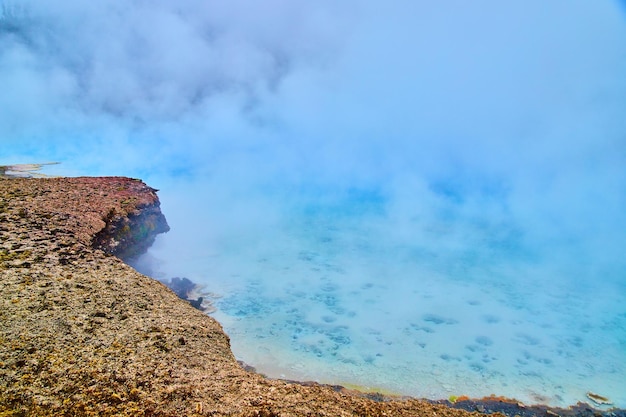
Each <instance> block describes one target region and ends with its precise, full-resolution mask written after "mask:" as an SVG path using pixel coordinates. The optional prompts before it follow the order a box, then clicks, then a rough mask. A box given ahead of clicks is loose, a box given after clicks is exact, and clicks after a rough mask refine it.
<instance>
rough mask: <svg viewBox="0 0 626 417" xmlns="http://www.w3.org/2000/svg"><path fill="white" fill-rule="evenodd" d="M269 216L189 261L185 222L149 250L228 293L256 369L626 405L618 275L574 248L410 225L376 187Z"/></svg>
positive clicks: (240, 349)
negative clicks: (182, 247) (181, 249)
mask: <svg viewBox="0 0 626 417" xmlns="http://www.w3.org/2000/svg"><path fill="white" fill-rule="evenodd" d="M165 213H166V214H167V210H165ZM233 213H236V210H235V211H234V212H233ZM212 215H215V216H217V217H219V216H218V213H212ZM220 215H221V216H225V217H223V219H224V218H226V217H228V216H227V215H226V213H221V214H220ZM270 217H271V220H269V221H267V222H264V221H260V220H258V219H257V220H258V221H256V222H255V226H250V227H249V228H245V227H243V228H242V227H237V228H235V227H234V226H233V224H236V222H233V223H229V222H225V223H226V224H227V226H222V227H217V226H216V225H215V226H216V227H215V229H214V233H213V234H212V235H211V236H210V237H207V241H205V242H204V243H205V246H204V248H198V251H197V252H195V253H187V254H181V256H180V257H179V258H178V260H176V261H174V260H172V259H171V256H169V257H168V256H167V251H168V250H174V246H170V245H174V243H173V242H175V240H176V235H175V229H174V230H173V231H172V232H171V233H174V235H173V236H168V235H164V236H162V237H159V238H158V241H157V243H156V244H155V246H154V247H153V248H152V249H151V250H150V252H149V254H148V257H150V258H152V259H169V260H168V261H167V262H165V261H163V262H162V263H161V264H160V265H159V268H158V270H159V271H160V274H162V275H163V276H166V275H169V276H175V275H178V276H181V275H184V276H187V277H189V278H191V279H192V280H194V281H196V282H199V283H201V284H203V285H205V286H206V289H207V290H208V291H211V292H215V293H218V294H219V295H220V296H221V298H217V299H215V301H214V302H215V306H216V307H217V309H218V310H217V312H216V313H214V317H215V318H216V319H218V320H219V321H220V322H221V323H222V324H223V325H224V328H225V330H226V332H227V333H228V334H229V335H230V337H231V342H232V348H233V351H234V353H235V356H236V357H237V358H238V359H240V360H243V361H244V362H246V363H248V364H250V365H253V366H255V367H256V368H257V369H258V371H259V372H261V373H264V374H266V375H268V376H270V377H279V378H288V379H296V380H315V381H319V382H323V383H330V384H341V385H346V386H354V387H359V388H361V389H365V390H376V391H382V392H389V393H396V394H404V395H411V396H416V397H425V398H430V399H439V398H448V397H449V396H450V395H457V396H459V395H469V396H472V397H482V396H488V395H490V394H496V395H504V396H507V397H514V398H517V399H518V400H521V401H523V402H525V403H547V404H551V405H555V406H567V405H572V404H575V403H577V402H578V401H587V402H589V401H588V399H587V398H586V393H587V392H589V391H592V392H596V393H599V394H601V395H603V396H607V397H609V398H610V399H611V400H612V401H613V402H614V403H615V405H617V406H620V407H625V406H626V390H625V389H624V387H625V383H624V381H626V303H625V302H624V301H625V297H624V294H625V291H624V289H625V288H624V285H623V282H622V281H620V279H619V270H618V271H617V272H616V273H615V274H617V275H616V276H617V279H614V280H611V279H605V280H604V281H602V280H600V279H598V278H599V277H598V276H597V275H594V274H597V272H598V271H597V268H596V269H594V268H590V269H589V270H585V269H584V268H581V265H580V262H578V261H577V260H576V259H574V258H572V259H570V261H571V262H570V263H563V259H564V257H565V255H563V254H567V253H568V251H567V247H566V246H567V245H565V247H563V246H562V247H560V248H557V247H555V248H554V252H555V254H556V253H560V255H559V256H556V255H555V259H552V258H551V257H550V256H538V255H536V254H533V248H532V247H526V246H528V245H526V243H525V242H524V240H523V239H521V238H519V236H516V234H515V233H512V232H508V233H506V236H504V237H503V236H502V233H501V232H502V230H501V229H502V228H505V225H502V224H501V225H500V227H499V228H497V227H494V225H490V224H489V222H488V221H487V222H486V224H483V225H481V226H480V227H470V226H467V225H463V221H462V220H461V219H459V218H439V219H437V220H436V221H435V220H434V219H432V218H431V219H429V220H428V221H426V222H425V221H420V220H416V219H415V220H413V221H411V222H403V223H402V225H401V227H400V226H399V224H398V221H399V220H398V219H397V218H394V215H393V213H391V211H390V209H389V208H388V202H386V201H385V199H384V198H379V197H378V196H376V195H374V196H372V195H367V196H363V195H361V194H359V195H356V196H355V195H353V193H348V194H347V196H346V197H345V198H341V199H339V201H337V200H333V201H332V202H323V203H319V202H317V203H314V202H313V200H311V199H302V200H301V201H300V202H299V204H295V205H293V204H292V205H290V206H289V207H288V208H285V209H284V210H283V211H282V212H281V213H280V214H279V215H274V216H270ZM209 221H210V220H209ZM207 227H209V226H207ZM459 229H460V230H459ZM458 233H462V234H463V235H464V236H463V237H462V238H458V236H457V237H453V236H454V235H455V234H458ZM168 242H169V243H168ZM608 276H610V274H608V273H607V276H605V277H602V278H607V277H608Z"/></svg>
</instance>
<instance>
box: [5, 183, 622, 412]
mask: <svg viewBox="0 0 626 417" xmlns="http://www.w3.org/2000/svg"><path fill="white" fill-rule="evenodd" d="M167 229H168V226H167V222H166V221H165V218H164V217H163V214H162V213H161V212H160V209H159V201H158V197H157V195H156V190H154V189H152V188H150V187H148V186H146V185H145V184H144V183H143V182H141V181H139V180H134V179H128V178H120V177H110V178H37V179H35V178H12V179H7V178H0V292H1V295H2V296H1V298H0V303H2V306H1V309H0V387H3V388H2V389H0V416H2V417H5V416H31V415H32V416H52V415H55V416H56V415H65V416H89V415H94V416H96V415H97V416H113V415H119V416H208V415H212V416H382V415H387V416H417V415H420V416H421V415H424V416H426V415H428V416H433V415H435V416H439V417H441V416H443V417H452V416H456V417H461V416H468V415H470V414H471V415H478V414H484V413H492V412H503V413H505V414H507V415H511V416H514V415H519V416H522V417H526V416H531V415H532V416H545V415H557V414H558V415H562V416H592V415H593V416H607V417H609V416H619V417H623V416H626V414H625V413H624V411H623V410H608V411H600V410H597V409H595V408H593V407H591V406H589V405H587V404H579V405H578V406H576V407H573V408H570V409H568V410H561V409H549V408H546V407H541V406H534V407H525V406H523V405H521V404H517V403H515V402H512V401H509V400H506V399H499V398H495V397H489V398H487V399H483V400H480V401H475V400H470V399H463V400H459V401H454V402H450V401H439V402H429V401H421V400H416V399H405V398H389V397H385V396H382V395H379V394H363V393H358V392H354V391H349V390H346V389H345V388H342V387H335V386H324V385H319V384H315V383H296V382H289V381H281V380H272V379H268V378H264V377H263V376H261V375H258V374H256V373H254V372H252V371H250V370H248V369H244V367H243V366H241V365H240V364H239V363H238V362H237V360H236V359H235V358H234V356H233V354H232V352H231V350H230V341H229V339H228V336H227V335H226V334H225V333H224V331H223V329H222V327H221V326H220V324H219V323H217V322H216V321H215V320H214V319H212V318H211V317H210V316H208V315H207V314H204V313H203V312H201V311H199V310H198V309H196V308H194V305H193V304H194V303H193V302H190V301H194V299H193V297H190V295H189V294H190V291H191V288H190V285H191V284H193V283H191V284H190V283H189V282H186V281H184V280H183V279H182V278H179V280H178V281H177V282H175V284H176V285H178V286H179V287H180V288H179V291H177V292H178V293H179V294H178V295H177V294H175V292H174V291H172V290H170V289H168V288H167V287H166V285H164V284H163V283H160V282H158V281H156V280H153V279H151V278H149V277H147V276H145V275H142V274H139V273H138V272H137V271H135V270H134V269H133V268H131V267H130V266H128V265H127V264H126V263H124V262H123V261H122V260H121V258H122V259H127V258H132V257H134V256H136V255H137V254H139V253H140V252H141V251H143V250H145V249H146V248H147V247H149V245H150V244H151V243H152V240H153V239H154V236H155V235H156V234H157V233H161V232H164V231H166V230H167ZM169 284H172V282H170V283H169ZM180 295H184V297H182V296H181V297H179V296H180ZM181 298H186V299H187V301H185V300H183V299H181ZM195 301H196V302H197V301H198V299H197V298H196V299H195ZM200 304H202V300H200Z"/></svg>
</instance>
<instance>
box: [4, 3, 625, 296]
mask: <svg viewBox="0 0 626 417" xmlns="http://www.w3.org/2000/svg"><path fill="white" fill-rule="evenodd" d="M624 39H626V22H625V17H624V14H623V10H621V7H620V4H619V3H617V2H613V1H609V0H602V1H594V2H589V1H587V0H573V1H572V0H570V1H565V0H555V1H550V2H545V1H539V0H536V1H535V0H534V1H513V2H506V3H502V2H498V1H492V0H480V1H475V2H471V4H470V3H467V2H463V1H460V0H446V1H444V2H437V3H436V4H435V3H432V2H425V1H417V2H416V1H396V2H393V3H392V4H389V3H385V4H383V3H381V2H376V1H364V2H357V1H348V2H341V4H337V2H332V1H326V0H322V1H317V2H313V3H311V2H306V1H289V0H271V1H265V2H252V1H247V0H234V1H229V2H220V1H197V0H181V1H177V2H166V1H156V2H146V1H141V0H130V1H126V2H121V3H120V2H117V1H108V0H100V1H94V2H82V1H73V0H72V1H64V2H58V1H49V0H22V1H18V0H13V1H9V0H7V1H5V2H4V3H3V4H2V17H1V18H0V85H2V86H3V92H2V94H1V95H0V142H1V143H2V151H1V154H0V163H7V164H13V163H20V162H26V163H28V162H46V161H49V160H58V161H62V162H63V164H62V165H61V166H60V167H61V168H60V169H64V170H65V171H64V172H63V173H66V174H89V175H130V176H139V177H142V178H144V179H145V180H146V181H148V182H149V183H150V184H151V185H154V186H156V187H158V188H161V189H162V190H163V191H162V199H163V200H164V206H165V211H166V215H167V216H168V219H170V223H171V224H172V226H173V229H174V230H176V228H177V227H178V228H179V230H186V232H190V231H191V230H192V229H193V228H194V227H197V224H198V222H197V221H192V220H190V219H188V215H189V212H190V210H191V208H192V207H199V206H201V204H204V205H205V207H206V206H207V205H211V204H213V205H219V204H224V205H228V206H229V207H231V208H232V209H233V210H234V212H236V213H239V214H241V219H244V220H241V219H240V220H241V221H242V222H243V223H242V224H244V225H250V224H253V223H255V222H258V221H261V220H262V219H268V218H272V216H273V215H279V213H278V212H279V211H280V210H281V209H279V208H277V204H278V203H276V201H280V202H281V203H280V204H287V205H288V204H290V203H291V202H293V201H294V200H298V199H305V200H306V199H311V200H320V199H330V200H333V199H341V198H343V197H345V195H347V194H346V193H349V192H350V190H354V189H360V190H366V191H367V192H368V193H374V194H378V195H381V196H382V198H383V199H384V200H385V215H386V217H387V218H388V219H389V220H390V223H388V226H391V225H393V226H394V229H393V230H391V229H390V230H389V233H398V234H402V232H401V231H402V230H404V229H405V228H406V227H410V226H409V225H410V224H412V222H414V221H416V220H415V219H419V220H420V221H423V222H424V223H425V224H427V223H428V224H430V223H432V222H435V221H440V220H441V219H442V218H445V219H448V220H446V221H450V222H451V223H450V224H454V226H450V229H448V233H447V234H446V235H445V239H447V240H445V242H446V243H445V246H446V247H456V246H461V247H469V246H472V245H473V244H475V243H476V240H478V241H480V239H482V238H481V237H480V236H487V235H489V236H493V235H494V234H496V235H497V236H499V237H497V238H494V239H495V240H493V241H492V243H493V244H499V245H513V246H515V245H517V246H516V247H519V250H520V251H521V252H524V251H525V253H526V255H527V256H530V257H533V256H534V257H537V258H543V257H553V258H554V259H557V260H559V261H558V262H557V263H558V264H559V265H561V266H562V268H565V269H568V268H572V269H578V270H579V269H580V268H586V269H587V270H588V273H589V274H590V275H597V276H602V277H603V279H606V280H607V281H608V282H614V283H620V285H623V273H624V270H625V267H626V260H624V258H623V248H624V247H626V233H625V231H626V211H625V210H624V207H626V169H624V167H626V133H625V132H626V121H625V120H626V119H625V118H624V117H623V115H624V113H625V111H626V78H625V77H624V74H626V43H625V42H624V41H623V40H624ZM199 184H203V185H202V187H204V188H203V189H204V190H205V191H206V193H207V194H206V195H198V193H195V192H193V191H192V190H194V189H197V187H198V186H199ZM194 187H195V188H194ZM183 201H188V203H187V204H189V207H188V208H187V207H184V206H183V203H182V202H183ZM250 207H254V208H255V209H254V214H251V210H249V208H250ZM213 214H215V215H217V213H213ZM246 218H247V219H248V220H247V221H246V220H245V219H246ZM194 225H195V226H194ZM211 226H215V227H218V225H216V224H212V225H211ZM207 227H209V226H207ZM183 234H185V235H187V236H188V234H187V233H183V232H181V236H182V235H183ZM174 236H175V234H174ZM477 236H478V237H477ZM428 237H429V235H425V236H423V238H424V239H427V238H428ZM431 237H432V236H431ZM173 238H175V237H173ZM180 239H181V240H182V237H181V238H180ZM442 244H443V243H442Z"/></svg>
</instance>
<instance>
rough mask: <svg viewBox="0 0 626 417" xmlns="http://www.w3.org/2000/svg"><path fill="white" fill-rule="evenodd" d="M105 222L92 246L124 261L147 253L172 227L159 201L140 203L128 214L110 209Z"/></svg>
mask: <svg viewBox="0 0 626 417" xmlns="http://www.w3.org/2000/svg"><path fill="white" fill-rule="evenodd" d="M105 222H106V226H105V228H104V229H102V230H101V231H100V232H98V233H97V234H96V235H95V236H94V239H93V243H92V246H93V247H94V248H95V249H101V250H103V251H105V252H107V253H110V254H112V255H115V256H117V257H118V258H120V259H122V260H124V261H129V260H132V259H134V258H137V257H138V256H139V255H141V254H143V253H145V252H146V251H147V250H148V248H149V247H150V246H151V245H152V244H153V243H154V239H155V238H156V236H157V235H158V234H159V233H165V232H168V231H169V230H170V227H169V225H168V224H167V221H166V220H165V216H163V213H161V210H160V208H159V202H158V201H156V202H154V203H152V204H149V205H145V206H140V207H138V208H137V210H135V211H134V212H132V213H130V214H128V215H124V214H123V213H118V212H117V211H116V210H115V209H111V211H109V213H108V215H107V216H106V218H105Z"/></svg>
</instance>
